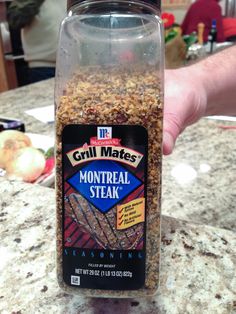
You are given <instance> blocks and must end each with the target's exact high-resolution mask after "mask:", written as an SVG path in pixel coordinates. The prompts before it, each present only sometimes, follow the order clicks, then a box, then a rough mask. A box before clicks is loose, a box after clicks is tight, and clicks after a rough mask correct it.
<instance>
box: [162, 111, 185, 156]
mask: <svg viewBox="0 0 236 314" xmlns="http://www.w3.org/2000/svg"><path fill="white" fill-rule="evenodd" d="M163 123H164V125H163V154H164V155H169V154H171V153H172V151H173V149H174V146H175V141H176V139H177V137H178V135H179V134H180V133H181V131H182V127H181V123H180V121H178V118H177V116H176V115H174V114H171V113H169V114H168V113H167V114H165V115H164V122H163Z"/></svg>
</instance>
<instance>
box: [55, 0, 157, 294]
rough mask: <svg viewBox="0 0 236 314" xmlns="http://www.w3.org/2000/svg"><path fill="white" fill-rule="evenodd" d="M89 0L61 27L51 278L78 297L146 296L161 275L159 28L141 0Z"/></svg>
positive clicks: (154, 16) (74, 9) (75, 9)
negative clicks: (53, 274) (53, 275)
mask: <svg viewBox="0 0 236 314" xmlns="http://www.w3.org/2000/svg"><path fill="white" fill-rule="evenodd" d="M86 3H87V4H86ZM86 3H82V4H79V5H77V6H75V7H74V8H72V12H71V13H70V17H69V18H66V19H65V21H64V22H63V24H62V29H61V39H60V43H61V45H60V47H59V54H58V63H57V83H56V96H57V99H56V105H57V107H56V140H57V175H56V193H57V262H58V268H57V269H58V281H59V284H60V286H61V287H62V288H63V289H64V290H66V291H68V292H71V293H77V294H80V295H90V296H106V297H135V296H149V295H153V294H154V293H155V292H156V290H157V287H158V279H159V246H160V196H161V155H162V150H161V146H162V114H163V93H162V90H163V86H162V76H163V43H162V28H161V23H160V20H159V18H158V16H157V12H156V9H155V8H153V7H152V6H149V5H147V4H144V3H141V2H127V1H122V0H120V1H98V2H96V1H93V2H89V1H87V2H86ZM114 8H116V10H115V11H114ZM117 8H118V9H117ZM119 10H120V11H119ZM132 10H133V12H134V13H132ZM94 12H95V13H94ZM114 12H115V13H114ZM143 12H145V13H143ZM71 42H73V44H72V45H69V43H71ZM65 44H66V47H70V48H69V51H68V50H67V55H66V57H65V56H64V57H63V53H65V52H64V50H65V46H64V45H65ZM75 48H77V49H75ZM75 51H76V53H75ZM78 52H79V53H78ZM75 54H76V58H75Z"/></svg>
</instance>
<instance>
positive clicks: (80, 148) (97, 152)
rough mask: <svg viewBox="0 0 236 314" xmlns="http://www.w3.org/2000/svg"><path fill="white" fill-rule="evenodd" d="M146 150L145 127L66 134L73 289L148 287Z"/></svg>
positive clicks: (67, 268) (67, 253)
mask: <svg viewBox="0 0 236 314" xmlns="http://www.w3.org/2000/svg"><path fill="white" fill-rule="evenodd" d="M147 144H148V139H147V131H146V129H145V128H144V127H142V126H130V125H129V126H128V125H127V126H114V125H113V126H110V125H108V126H101V125H97V126H96V125H68V126H66V127H65V128H64V130H63V134H62V150H63V152H62V158H63V169H62V171H63V175H62V178H63V187H64V190H63V205H64V206H63V228H62V229H63V235H62V236H63V243H64V245H63V277H64V280H65V282H66V283H67V284H68V285H71V286H77V287H80V288H90V289H107V290H133V289H139V288H141V287H143V285H144V281H145V211H146V172H147V169H146V167H147Z"/></svg>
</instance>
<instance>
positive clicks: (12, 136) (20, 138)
mask: <svg viewBox="0 0 236 314" xmlns="http://www.w3.org/2000/svg"><path fill="white" fill-rule="evenodd" d="M31 145H32V143H31V140H30V138H29V137H28V136H27V135H26V134H25V133H22V132H20V131H15V130H6V131H2V132H0V168H5V167H6V164H7V162H8V161H10V160H11V159H12V158H13V157H14V155H15V153H16V150H17V149H19V148H23V147H28V146H31Z"/></svg>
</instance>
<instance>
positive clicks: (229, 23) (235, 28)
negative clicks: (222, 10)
mask: <svg viewBox="0 0 236 314" xmlns="http://www.w3.org/2000/svg"><path fill="white" fill-rule="evenodd" d="M223 28H224V35H225V38H226V39H227V38H230V37H234V36H236V18H233V17H227V18H224V19H223Z"/></svg>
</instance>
